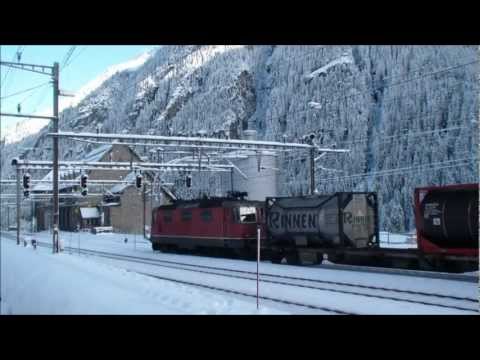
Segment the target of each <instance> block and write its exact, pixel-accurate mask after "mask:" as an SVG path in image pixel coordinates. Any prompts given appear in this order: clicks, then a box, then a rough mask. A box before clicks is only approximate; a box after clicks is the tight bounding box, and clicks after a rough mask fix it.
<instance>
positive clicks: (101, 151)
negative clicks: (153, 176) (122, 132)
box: [33, 144, 138, 191]
mask: <svg viewBox="0 0 480 360" xmlns="http://www.w3.org/2000/svg"><path fill="white" fill-rule="evenodd" d="M112 146H113V144H105V145H101V146H99V147H96V148H95V149H93V150H92V151H90V152H89V153H88V154H86V155H85V156H83V157H81V158H80V159H78V160H82V161H88V162H97V161H100V160H101V159H102V157H103V156H104V155H105V154H106V153H108V152H109V151H110V150H111V149H112ZM124 146H127V145H124ZM129 149H130V150H131V151H132V152H133V153H134V154H135V155H137V156H138V154H137V153H136V152H135V151H134V150H133V149H131V148H130V147H129ZM80 156H81V155H80ZM80 176H81V171H80V170H73V169H61V170H59V171H58V177H59V179H60V180H66V179H68V180H78V181H80ZM42 180H44V181H49V182H48V183H39V184H37V185H35V186H34V187H33V191H52V181H53V171H50V172H49V173H48V174H47V175H46V176H45V177H44V178H43V179H42ZM72 186H73V185H72V184H63V185H62V184H59V185H58V189H59V190H62V189H67V188H69V187H72Z"/></svg>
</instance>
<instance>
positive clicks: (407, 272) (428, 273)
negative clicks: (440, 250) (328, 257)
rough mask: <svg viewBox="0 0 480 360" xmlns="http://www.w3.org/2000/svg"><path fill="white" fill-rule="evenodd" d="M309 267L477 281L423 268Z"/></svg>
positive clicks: (476, 280)
mask: <svg viewBox="0 0 480 360" xmlns="http://www.w3.org/2000/svg"><path fill="white" fill-rule="evenodd" d="M311 267H315V268H319V269H327V270H345V271H360V272H366V273H373V274H387V275H403V276H413V277H425V278H430V279H441V280H456V281H465V282H471V283H478V277H477V276H472V275H465V274H453V273H442V272H433V271H423V270H406V269H396V268H379V267H371V266H359V265H340V264H321V265H312V266H311Z"/></svg>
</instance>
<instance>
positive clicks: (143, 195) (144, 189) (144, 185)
mask: <svg viewBox="0 0 480 360" xmlns="http://www.w3.org/2000/svg"><path fill="white" fill-rule="evenodd" d="M146 190H147V182H145V183H144V184H143V191H142V198H143V238H144V239H145V238H146V235H147V234H146V232H145V225H146V223H145V220H146V214H145V213H146V211H147V207H146V205H145V202H146V201H145V200H146V197H147V191H146ZM150 191H152V190H151V188H150Z"/></svg>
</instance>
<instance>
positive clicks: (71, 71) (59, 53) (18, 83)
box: [0, 45, 153, 136]
mask: <svg viewBox="0 0 480 360" xmlns="http://www.w3.org/2000/svg"><path fill="white" fill-rule="evenodd" d="M22 48H23V51H22ZM71 48H72V46H70V45H65V46H63V45H62V46H59V45H53V46H52V45H30V46H29V45H26V46H15V45H10V46H1V60H2V61H12V59H13V58H14V57H15V61H16V56H15V54H16V52H17V50H18V49H20V51H22V57H21V62H23V63H30V64H42V65H49V66H51V65H53V62H55V61H57V62H59V64H60V89H62V90H66V91H69V92H75V91H77V90H79V89H80V88H81V87H82V86H83V85H85V84H86V83H88V82H89V81H90V80H92V79H94V78H95V77H97V76H99V75H101V74H102V73H103V72H104V71H105V70H107V68H108V67H109V66H112V65H115V64H119V63H122V62H125V61H128V60H130V59H133V58H135V57H137V56H138V55H140V54H142V53H144V52H146V51H148V50H150V49H152V48H153V46H145V45H141V46H140V45H132V46H130V45H129V46H127V45H120V46H118V45H115V46H113V45H111V46H110V45H109V46H104V45H92V46H84V45H77V46H75V49H74V52H73V53H72V55H71V57H70V60H69V62H70V64H68V65H67V66H66V67H65V69H64V70H62V67H61V66H62V63H63V61H64V60H65V59H66V55H67V53H68V51H69V49H71ZM8 69H9V68H8V67H6V66H0V86H1V88H0V89H1V92H0V95H1V97H2V99H1V111H2V112H14V113H16V112H17V104H18V103H19V102H21V108H22V113H23V114H32V113H34V112H40V111H45V110H50V109H51V108H52V86H51V84H45V85H44V86H42V87H40V88H38V89H35V90H32V91H29V92H25V93H22V94H19V95H16V96H12V97H8V96H9V95H11V94H14V93H16V92H20V91H22V90H25V89H29V88H32V87H34V86H37V85H41V84H43V83H46V82H48V81H49V80H50V78H49V77H48V76H46V75H41V74H36V73H33V72H30V71H23V70H16V69H10V70H8ZM7 71H8V74H7ZM5 75H7V76H6V77H5ZM4 80H5V81H4ZM5 96H7V97H8V98H5V99H3V98H4V97H5ZM18 121H22V119H20V118H13V117H10V118H8V117H3V116H2V118H1V122H2V124H1V128H2V132H3V131H4V129H6V128H9V127H11V126H13V125H14V124H16V122H18ZM2 136H3V134H2Z"/></svg>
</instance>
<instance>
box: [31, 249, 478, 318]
mask: <svg viewBox="0 0 480 360" xmlns="http://www.w3.org/2000/svg"><path fill="white" fill-rule="evenodd" d="M39 245H40V246H43V247H49V248H51V245H50V244H45V243H39ZM66 250H67V251H68V250H71V251H75V252H78V251H79V249H76V248H69V247H67V248H66ZM80 253H82V254H84V255H93V256H99V257H103V258H108V259H112V260H117V261H124V262H130V263H131V262H133V263H138V264H146V265H151V266H156V267H163V268H170V269H175V270H182V271H189V272H195V273H202V274H205V275H213V276H220V277H228V278H236V279H243V280H250V281H256V272H252V271H246V270H238V269H228V268H222V267H215V266H207V265H194V264H189V263H183V262H178V261H169V260H161V259H151V258H145V257H139V256H133V255H122V254H116V253H109V252H105V251H98V250H90V249H80ZM136 272H138V273H141V274H143V275H146V276H150V277H154V278H159V279H163V280H168V281H174V282H178V283H184V284H188V285H193V286H199V287H204V288H208V289H213V290H217V291H223V292H230V293H234V294H239V295H244V296H249V297H256V295H253V294H249V293H245V292H241V291H237V290H232V289H226V288H221V287H217V286H212V285H207V284H199V283H193V282H190V281H184V280H179V279H174V278H170V277H165V276H160V275H158V274H152V273H145V272H142V271H136ZM260 276H261V280H260V281H261V282H263V283H268V284H274V285H280V286H289V287H299V288H307V289H312V290H319V291H326V292H333V293H341V294H348V295H354V296H361V297H366V298H376V299H382V300H389V301H395V302H403V303H412V304H419V305H426V306H434V307H440V308H448V309H455V310H460V311H465V312H469V313H478V299H475V298H469V297H459V296H453V295H446V294H439V293H430V292H424V291H414V290H403V289H397V288H387V287H381V286H371V285H364V284H357V283H349V282H340V281H328V280H320V279H311V278H302V277H295V276H287V275H278V274H271V273H265V272H263V273H260ZM417 276H418V275H417ZM260 298H262V299H264V300H269V301H274V302H282V303H285V304H289V305H296V306H302V307H307V308H311V309H317V310H323V311H327V312H332V313H339V314H340V313H341V314H347V312H344V311H341V310H337V309H330V308H326V307H322V306H317V305H313V304H305V303H299V302H296V301H290V300H285V299H277V298H271V297H265V296H262V297H260Z"/></svg>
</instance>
